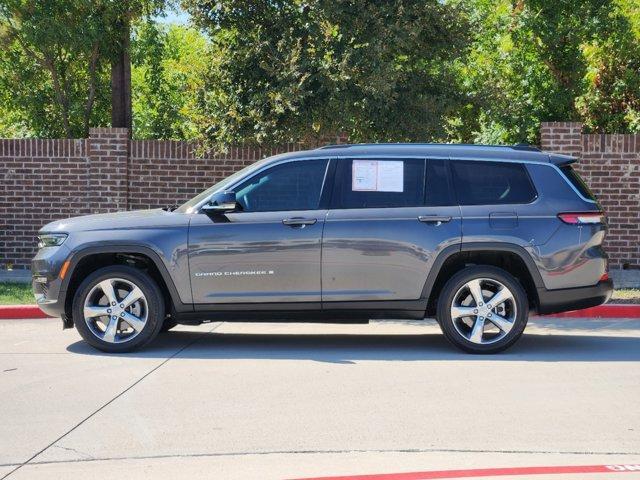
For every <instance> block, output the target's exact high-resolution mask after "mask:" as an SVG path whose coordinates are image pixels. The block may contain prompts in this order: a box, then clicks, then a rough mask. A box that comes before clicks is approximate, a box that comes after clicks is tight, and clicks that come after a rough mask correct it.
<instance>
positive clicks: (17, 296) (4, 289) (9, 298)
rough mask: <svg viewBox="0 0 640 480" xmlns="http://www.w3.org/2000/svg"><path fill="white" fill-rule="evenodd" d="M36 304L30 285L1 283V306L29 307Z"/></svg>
mask: <svg viewBox="0 0 640 480" xmlns="http://www.w3.org/2000/svg"><path fill="white" fill-rule="evenodd" d="M33 303H36V300H35V298H34V297H33V292H32V291H31V285H30V284H28V283H9V282H0V305H29V304H33Z"/></svg>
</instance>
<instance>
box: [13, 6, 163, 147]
mask: <svg viewBox="0 0 640 480" xmlns="http://www.w3.org/2000/svg"><path fill="white" fill-rule="evenodd" d="M162 4H163V2H161V1H160V0H127V1H116V0H38V1H36V0H0V46H1V49H0V102H2V103H0V109H1V110H6V111H11V112H14V115H15V116H16V118H20V119H21V120H20V123H22V124H23V125H24V126H25V128H26V129H28V130H29V131H30V132H32V133H33V135H36V136H56V137H58V136H62V137H72V136H85V135H86V134H87V130H88V128H89V126H92V125H106V124H108V121H107V119H108V112H109V94H110V88H109V78H108V73H107V72H108V68H109V64H110V61H111V59H112V57H113V56H114V54H115V53H116V52H117V51H118V47H119V42H120V41H121V34H120V30H121V25H122V23H123V22H126V21H129V20H131V19H135V18H137V17H139V16H141V15H144V14H151V13H153V12H157V11H158V9H159V7H161V6H162Z"/></svg>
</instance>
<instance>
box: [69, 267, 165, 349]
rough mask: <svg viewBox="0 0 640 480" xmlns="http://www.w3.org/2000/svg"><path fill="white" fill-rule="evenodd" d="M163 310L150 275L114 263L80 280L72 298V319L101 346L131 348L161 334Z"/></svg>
mask: <svg viewBox="0 0 640 480" xmlns="http://www.w3.org/2000/svg"><path fill="white" fill-rule="evenodd" d="M109 285H111V289H110V288H109ZM136 287H137V290H136ZM134 290H135V291H134ZM107 291H108V292H109V294H108V295H107V293H105V292H107ZM129 293H133V295H131V296H128V294H129ZM114 295H115V297H114ZM108 297H110V298H111V301H109V299H108ZM134 299H135V301H134ZM128 302H131V303H130V304H128ZM122 307H124V308H122ZM164 310H165V308H164V301H163V298H162V292H161V291H160V289H159V288H158V285H157V284H156V283H155V282H154V281H153V280H152V279H151V277H149V276H148V275H147V274H146V273H144V272H143V271H141V270H138V269H135V268H133V267H129V266H126V265H114V266H111V267H105V268H101V269H99V270H96V271H95V272H93V273H92V274H90V275H89V276H88V277H87V278H86V279H85V280H84V281H83V282H82V283H81V284H80V286H79V287H78V290H77V291H76V293H75V295H74V298H73V323H74V325H75V326H76V329H77V330H78V333H80V335H81V336H82V338H83V339H84V340H85V341H86V342H87V343H88V344H89V345H91V346H93V347H95V348H97V349H98V350H101V351H103V352H108V353H123V352H131V351H133V350H136V349H138V348H141V347H143V346H145V345H147V344H148V343H149V342H151V341H152V340H153V339H154V338H155V337H156V336H157V335H158V333H159V332H160V329H161V328H162V325H163V320H164V317H165V313H164ZM85 313H87V315H86V317H85Z"/></svg>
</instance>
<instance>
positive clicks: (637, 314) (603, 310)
mask: <svg viewBox="0 0 640 480" xmlns="http://www.w3.org/2000/svg"><path fill="white" fill-rule="evenodd" d="M544 316H545V317H558V318H640V305H635V304H616V303H612V304H607V305H600V306H598V307H591V308H585V309H584V310H573V311H571V312H562V313H553V314H551V315H544ZM25 318H51V317H49V315H47V314H46V313H44V312H43V311H42V310H40V308H39V307H38V306H37V305H0V320H8V319H12V320H15V319H25Z"/></svg>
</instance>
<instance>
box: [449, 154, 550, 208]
mask: <svg viewBox="0 0 640 480" xmlns="http://www.w3.org/2000/svg"><path fill="white" fill-rule="evenodd" d="M451 171H452V173H453V181H454V185H455V190H456V195H457V197H458V201H459V202H460V205H501V204H502V205H503V204H516V203H530V202H532V201H533V200H535V198H536V197H537V193H536V191H535V188H534V187H533V184H532V183H531V180H530V179H529V174H528V173H527V170H526V168H525V166H524V165H522V164H520V163H507V162H485V161H478V162H474V161H457V160H456V161H452V162H451Z"/></svg>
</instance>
